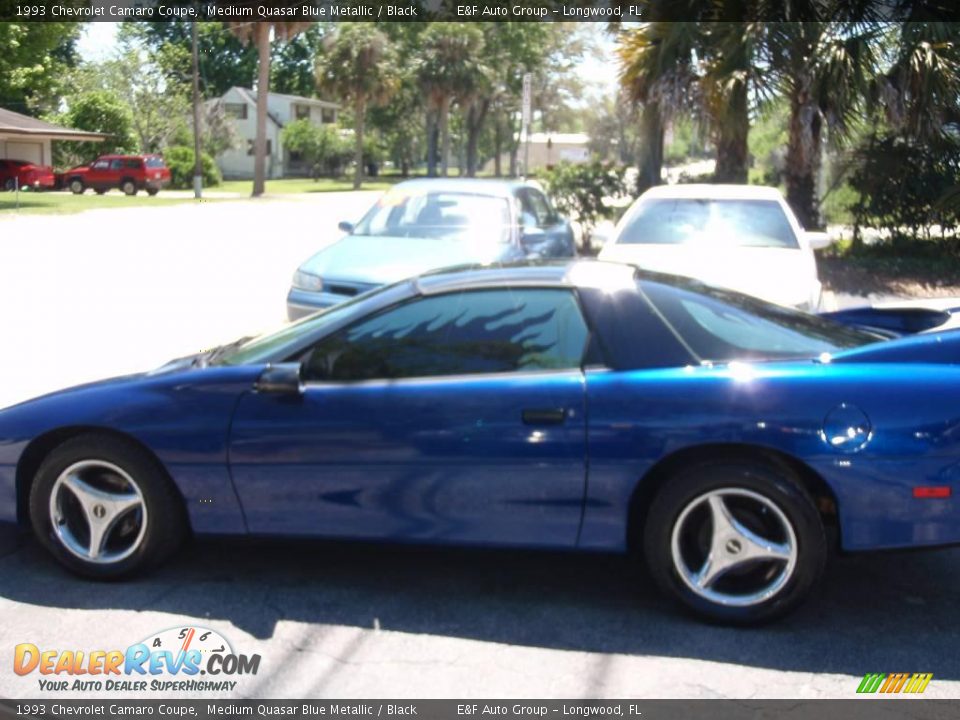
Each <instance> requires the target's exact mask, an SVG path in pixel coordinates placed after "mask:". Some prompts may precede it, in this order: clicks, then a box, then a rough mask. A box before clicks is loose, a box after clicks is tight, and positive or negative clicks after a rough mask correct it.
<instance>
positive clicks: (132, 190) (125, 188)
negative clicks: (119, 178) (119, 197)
mask: <svg viewBox="0 0 960 720" xmlns="http://www.w3.org/2000/svg"><path fill="white" fill-rule="evenodd" d="M120 190H121V192H123V194H124V195H130V196H131V197H132V196H134V195H136V194H137V184H136V183H135V182H134V181H133V180H130V179H127V180H124V181H123V182H121V183H120Z"/></svg>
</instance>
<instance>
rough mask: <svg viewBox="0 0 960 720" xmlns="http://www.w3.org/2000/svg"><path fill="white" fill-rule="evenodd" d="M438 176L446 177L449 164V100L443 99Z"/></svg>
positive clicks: (447, 98)
mask: <svg viewBox="0 0 960 720" xmlns="http://www.w3.org/2000/svg"><path fill="white" fill-rule="evenodd" d="M440 138H441V144H440V175H441V177H446V176H447V166H448V165H449V163H450V98H449V97H445V98H444V99H443V103H441V105H440Z"/></svg>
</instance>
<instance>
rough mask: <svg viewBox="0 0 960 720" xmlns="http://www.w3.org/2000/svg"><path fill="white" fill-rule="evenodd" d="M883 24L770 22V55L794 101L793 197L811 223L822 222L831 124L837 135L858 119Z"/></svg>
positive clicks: (775, 76) (775, 79)
mask: <svg viewBox="0 0 960 720" xmlns="http://www.w3.org/2000/svg"><path fill="white" fill-rule="evenodd" d="M883 32H885V29H884V27H883V26H881V25H879V24H877V23H867V22H804V23H770V24H769V35H768V37H767V40H766V43H765V45H766V47H765V60H766V65H767V67H768V68H769V70H770V74H771V77H772V83H773V85H774V87H775V89H776V91H777V94H778V95H779V96H780V97H783V98H785V99H786V100H787V102H788V103H789V107H790V119H789V126H788V137H789V140H788V142H787V155H786V164H785V173H784V176H785V181H786V186H787V201H788V202H789V203H790V206H791V207H792V208H793V210H794V212H795V213H796V214H797V217H798V219H799V220H800V222H801V224H803V225H804V227H807V228H813V227H819V226H820V212H819V196H818V192H817V180H818V177H819V174H820V164H821V157H822V148H823V141H824V135H825V132H824V131H825V130H829V131H830V133H831V137H832V139H833V140H834V141H838V140H843V139H845V138H846V137H847V135H848V133H849V131H850V129H851V128H852V127H853V126H854V125H856V123H857V119H858V118H859V117H860V115H861V113H860V110H861V108H862V107H863V100H864V98H865V96H866V93H867V91H868V88H869V86H870V83H871V80H872V78H873V77H874V75H875V73H876V72H877V68H878V63H879V56H878V53H877V50H876V48H878V47H880V45H881V43H880V40H881V37H880V36H881V34H882V33H883Z"/></svg>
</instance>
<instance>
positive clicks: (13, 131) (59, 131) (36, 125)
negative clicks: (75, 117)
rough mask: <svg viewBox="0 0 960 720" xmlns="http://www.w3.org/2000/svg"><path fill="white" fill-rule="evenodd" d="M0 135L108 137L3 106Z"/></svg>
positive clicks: (0, 111)
mask: <svg viewBox="0 0 960 720" xmlns="http://www.w3.org/2000/svg"><path fill="white" fill-rule="evenodd" d="M0 135H26V136H30V137H47V138H50V139H52V140H92V141H94V142H99V141H102V140H104V138H106V135H104V134H103V133H95V132H87V131H85V130H72V129H70V128H65V127H59V126H58V125H53V124H52V123H48V122H46V121H44V120H38V119H37V118H32V117H29V116H28V115H21V114H20V113H15V112H13V111H12V110H4V109H3V108H0Z"/></svg>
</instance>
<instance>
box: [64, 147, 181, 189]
mask: <svg viewBox="0 0 960 720" xmlns="http://www.w3.org/2000/svg"><path fill="white" fill-rule="evenodd" d="M169 183H170V169H169V168H168V167H167V166H166V164H165V163H164V162H163V157H162V156H160V155H101V156H100V157H98V158H97V159H96V160H94V161H93V162H92V163H90V164H89V165H84V166H82V167H76V168H73V169H72V170H68V171H67V172H65V173H64V174H63V184H64V186H65V187H67V188H69V190H70V192H72V193H75V194H77V195H80V194H82V193H83V192H84V191H85V190H86V189H87V188H93V189H94V190H95V191H96V192H97V194H99V195H102V194H103V193H105V192H106V191H107V190H111V189H113V188H119V189H120V190H121V191H123V193H124V194H125V195H136V194H137V192H138V191H140V190H146V191H147V194H149V195H156V194H157V193H158V192H160V189H161V188H163V187H166V186H167V185H168V184H169Z"/></svg>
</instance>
